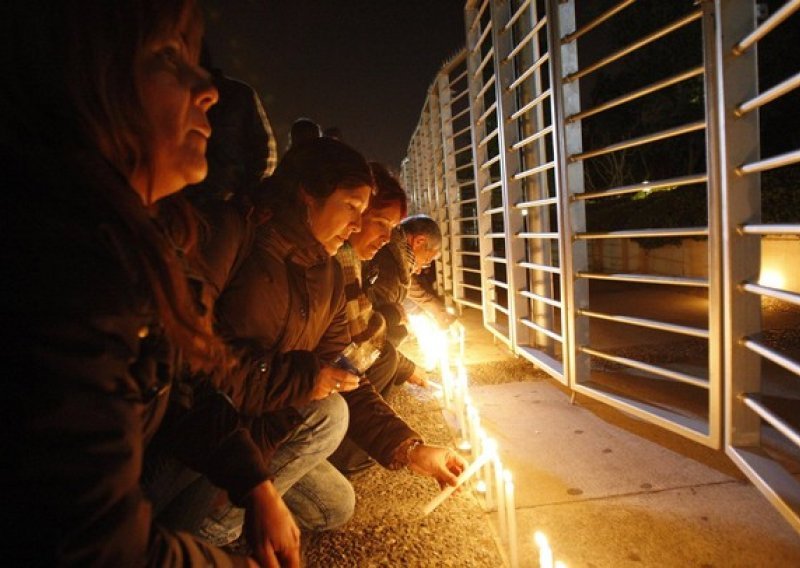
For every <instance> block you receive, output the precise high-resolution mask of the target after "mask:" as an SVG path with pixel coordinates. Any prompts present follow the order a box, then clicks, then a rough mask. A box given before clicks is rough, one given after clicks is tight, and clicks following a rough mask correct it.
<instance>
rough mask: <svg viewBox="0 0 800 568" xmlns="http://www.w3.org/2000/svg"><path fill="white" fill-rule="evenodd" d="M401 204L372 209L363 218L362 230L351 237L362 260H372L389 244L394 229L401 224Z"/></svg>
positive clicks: (354, 247) (354, 248)
mask: <svg viewBox="0 0 800 568" xmlns="http://www.w3.org/2000/svg"><path fill="white" fill-rule="evenodd" d="M400 215H401V210H400V204H399V203H393V204H391V205H389V206H388V207H383V208H381V209H373V208H372V207H370V208H369V209H367V212H366V213H364V216H363V217H362V218H361V230H360V231H358V232H357V233H353V234H352V235H350V244H351V245H352V247H353V250H354V251H355V252H356V254H357V255H358V258H360V259H361V260H370V259H371V258H372V257H374V256H375V254H376V253H377V252H378V251H379V250H380V249H381V247H382V246H383V245H385V244H386V243H388V242H389V239H391V237H392V229H394V228H395V227H396V226H397V224H398V223H399V222H400Z"/></svg>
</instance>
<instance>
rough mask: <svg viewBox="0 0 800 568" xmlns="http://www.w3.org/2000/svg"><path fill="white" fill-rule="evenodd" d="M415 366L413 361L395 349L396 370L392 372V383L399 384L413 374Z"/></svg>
mask: <svg viewBox="0 0 800 568" xmlns="http://www.w3.org/2000/svg"><path fill="white" fill-rule="evenodd" d="M416 368H417V366H416V365H415V364H414V362H413V361H412V360H411V359H409V358H408V357H406V356H405V355H403V354H402V353H400V351H399V350H398V351H397V371H395V373H394V384H396V385H400V384H403V383H404V382H406V381H407V380H408V378H409V377H410V376H411V375H413V374H414V371H415V370H416Z"/></svg>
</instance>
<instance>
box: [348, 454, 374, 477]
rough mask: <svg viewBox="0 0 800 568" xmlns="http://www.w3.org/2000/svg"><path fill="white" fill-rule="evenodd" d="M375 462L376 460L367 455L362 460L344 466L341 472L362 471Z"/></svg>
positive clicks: (349, 473)
mask: <svg viewBox="0 0 800 568" xmlns="http://www.w3.org/2000/svg"><path fill="white" fill-rule="evenodd" d="M376 463H377V462H376V461H375V460H374V459H372V458H371V457H369V456H367V457H366V458H364V461H361V462H358V463H355V464H353V465H350V466H348V467H346V468H344V471H343V472H342V473H344V474H345V475H352V474H354V473H358V472H359V471H364V470H365V469H369V468H371V467H372V466H373V465H375V464H376Z"/></svg>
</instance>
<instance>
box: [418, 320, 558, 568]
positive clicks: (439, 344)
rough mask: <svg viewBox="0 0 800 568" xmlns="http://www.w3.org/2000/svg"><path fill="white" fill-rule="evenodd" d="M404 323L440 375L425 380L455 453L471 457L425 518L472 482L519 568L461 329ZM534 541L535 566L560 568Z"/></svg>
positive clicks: (506, 485)
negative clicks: (452, 426) (445, 419)
mask: <svg viewBox="0 0 800 568" xmlns="http://www.w3.org/2000/svg"><path fill="white" fill-rule="evenodd" d="M409 325H410V327H411V329H412V331H413V332H414V335H415V336H416V337H417V342H418V344H419V347H420V349H421V351H422V355H423V358H424V363H423V364H424V366H425V368H426V369H428V370H429V371H433V370H434V369H435V368H436V367H437V366H438V367H439V369H440V372H441V383H436V382H433V381H429V385H430V386H431V388H433V389H434V391H435V392H436V394H437V396H439V397H440V398H441V399H442V403H443V406H444V408H445V410H447V411H449V412H450V413H452V414H453V415H454V417H455V420H456V422H457V423H458V431H459V438H460V439H459V443H458V449H459V450H461V451H463V452H465V453H469V454H470V456H471V457H472V460H473V461H472V463H471V464H470V466H469V467H468V468H467V469H466V470H465V471H464V472H463V473H462V474H461V475H460V476H459V479H458V484H457V485H456V487H448V488H446V489H444V490H443V491H442V492H441V493H439V494H438V495H437V496H436V497H435V498H434V499H432V500H431V501H430V502H428V503H427V504H426V505H425V506H424V507H423V514H424V515H428V514H430V513H431V512H432V511H433V510H434V509H436V508H437V507H438V506H439V505H441V504H442V503H443V502H444V501H445V500H446V499H447V498H448V497H449V496H450V495H452V494H453V493H454V492H455V490H456V489H457V488H458V487H460V486H462V485H464V484H465V483H467V482H468V481H470V480H471V479H472V478H474V488H475V490H476V492H478V493H479V494H480V495H482V496H483V503H484V507H485V509H486V510H488V511H494V510H496V511H497V513H498V525H499V533H500V539H501V541H504V542H506V543H507V545H508V549H507V552H508V559H509V563H510V565H511V567H512V568H518V566H519V551H518V548H517V517H516V505H515V500H514V480H513V476H512V474H511V471H509V470H508V469H505V468H504V467H503V464H502V462H501V461H500V455H499V452H498V447H497V442H496V441H495V440H494V439H492V438H490V437H488V436H487V434H486V432H485V431H484V429H483V427H482V426H481V419H480V414H479V413H478V409H477V407H475V405H474V404H473V403H472V398H471V397H470V394H469V384H468V381H467V371H466V367H465V366H464V340H465V330H464V326H463V325H461V324H460V323H458V324H455V325H454V326H451V328H450V330H449V333H448V332H445V331H443V330H441V329H439V327H438V326H437V325H436V324H435V323H434V322H433V320H431V319H430V318H428V317H427V316H425V315H419V314H416V315H409ZM453 343H457V344H458V357H457V358H456V361H455V372H454V371H453V366H452V365H451V363H450V356H449V351H450V345H451V344H453ZM534 541H535V543H536V546H537V547H538V548H539V565H540V567H541V568H566V567H565V566H564V564H563V563H562V562H558V561H554V559H553V553H552V550H551V549H550V546H549V544H548V542H547V537H545V536H544V534H542V533H541V532H537V533H536V535H535V537H534Z"/></svg>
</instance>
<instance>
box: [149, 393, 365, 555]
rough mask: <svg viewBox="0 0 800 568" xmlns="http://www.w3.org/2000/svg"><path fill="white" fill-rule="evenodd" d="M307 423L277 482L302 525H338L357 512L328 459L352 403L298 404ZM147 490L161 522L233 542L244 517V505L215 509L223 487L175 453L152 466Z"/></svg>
mask: <svg viewBox="0 0 800 568" xmlns="http://www.w3.org/2000/svg"><path fill="white" fill-rule="evenodd" d="M298 412H299V413H300V415H301V417H302V418H303V421H302V423H301V424H300V425H299V426H298V427H297V428H295V430H294V431H293V432H292V433H291V435H290V436H289V438H287V440H286V441H284V442H283V444H281V446H280V447H279V448H278V450H277V451H276V452H275V454H274V455H273V458H272V460H271V462H270V467H269V470H270V474H271V475H273V476H274V479H273V483H274V484H275V487H276V489H277V490H278V492H279V493H280V494H281V495H282V496H283V499H284V501H285V502H286V505H287V506H288V507H289V510H291V511H292V513H293V515H294V517H295V520H296V521H297V523H298V525H299V526H300V527H301V528H304V529H307V530H314V531H322V530H329V529H334V528H337V527H340V526H342V525H343V524H345V523H346V522H347V521H348V520H349V519H350V517H352V515H353V509H354V507H355V493H354V492H353V487H352V486H351V485H350V482H349V481H347V479H346V478H345V477H344V476H343V475H342V474H341V473H339V472H338V471H337V470H336V468H334V467H333V466H332V465H331V464H330V463H329V462H328V456H330V454H331V453H332V452H333V451H334V450H335V449H336V448H337V447H338V446H339V444H340V443H341V441H342V438H343V437H344V435H345V432H346V431H347V425H348V419H349V413H348V409H347V403H346V402H345V401H344V399H343V398H342V396H341V395H339V394H338V393H335V394H332V395H330V396H328V397H326V398H324V399H322V400H317V401H313V402H311V403H310V404H308V405H307V406H305V407H303V408H300V409H298ZM148 469H149V470H150V471H149V475H146V476H145V477H146V479H145V492H146V494H147V495H148V497H149V498H150V500H151V501H152V503H153V513H154V517H156V518H157V520H158V522H159V524H161V525H163V526H165V527H167V528H169V529H172V530H181V531H187V532H191V533H194V534H197V535H198V536H200V537H202V538H205V539H207V540H209V541H211V542H212V543H214V544H219V545H223V544H227V543H228V542H230V541H231V540H232V539H231V538H230V537H229V536H228V535H230V534H237V531H240V528H241V525H242V524H243V522H244V510H243V509H237V508H235V507H232V506H230V505H229V506H227V507H223V508H222V510H217V511H212V509H213V503H214V501H215V500H216V499H217V497H218V495H219V491H220V490H219V489H218V488H216V487H214V485H213V484H211V482H210V481H208V479H207V478H206V477H204V476H202V475H201V474H199V473H197V472H194V471H192V470H191V469H189V468H187V467H186V466H184V465H182V464H181V463H180V462H178V461H177V460H175V459H174V458H169V457H160V458H159V459H158V460H157V463H155V465H154V466H153V467H150V468H148Z"/></svg>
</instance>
